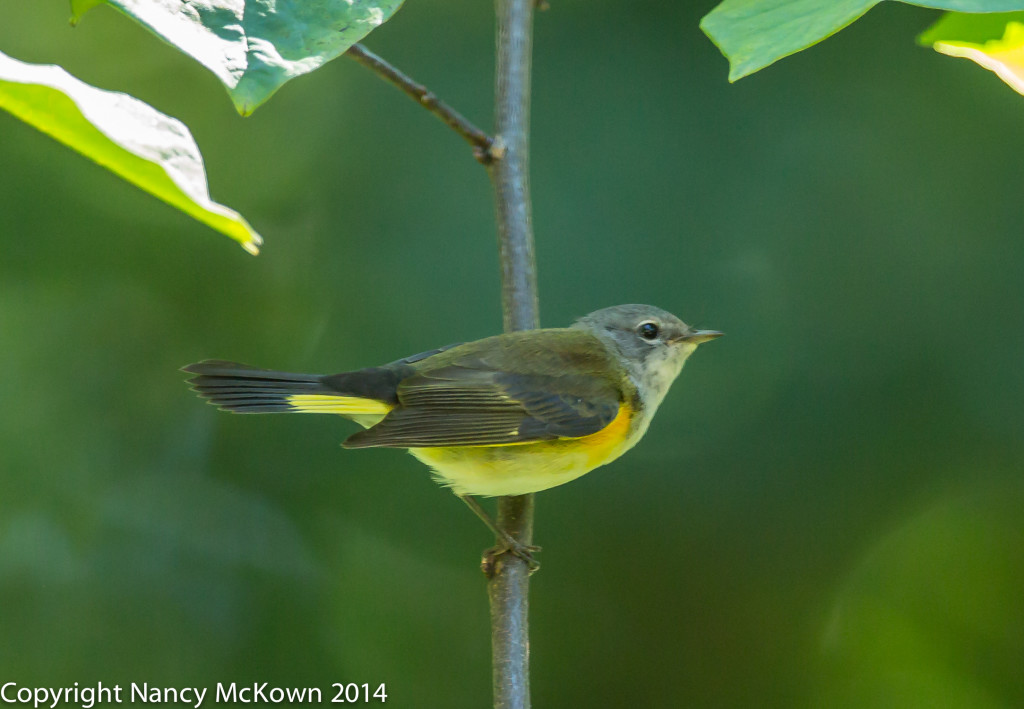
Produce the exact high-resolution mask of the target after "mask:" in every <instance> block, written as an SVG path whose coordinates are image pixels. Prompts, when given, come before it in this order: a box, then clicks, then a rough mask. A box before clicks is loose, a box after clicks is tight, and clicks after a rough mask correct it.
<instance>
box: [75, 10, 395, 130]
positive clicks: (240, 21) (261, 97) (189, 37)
mask: <svg viewBox="0 0 1024 709" xmlns="http://www.w3.org/2000/svg"><path fill="white" fill-rule="evenodd" d="M98 1H99V0H71V9H72V13H73V14H74V17H75V20H76V21H77V19H78V18H79V17H80V16H81V14H82V13H83V12H85V11H86V10H88V9H89V8H90V7H92V6H93V5H96V4H98ZM105 1H106V2H107V3H108V4H109V5H112V6H114V7H115V8H117V9H118V10H121V11H122V12H124V13H125V14H126V15H128V16H129V17H131V18H132V19H134V20H135V21H136V22H139V23H140V24H142V25H143V26H145V27H146V28H148V29H149V30H151V31H153V32H154V33H156V34H157V35H158V36H159V37H161V38H162V39H164V40H166V41H167V42H169V43H170V44H172V45H174V46H175V47H177V48H178V49H180V50H181V51H183V52H184V53H185V54H187V55H189V56H190V57H192V58H193V59H195V60H196V61H197V62H199V63H200V64H202V65H203V66H205V67H206V68H207V69H209V70H210V71H212V72H213V73H214V74H215V75H216V76H217V78H218V79H220V80H221V82H223V83H224V85H225V86H226V87H227V89H228V93H230V94H231V100H232V101H234V104H235V108H237V109H238V112H239V113H241V114H242V115H243V116H246V115H249V114H250V113H252V112H253V111H255V110H256V108H258V107H259V106H260V104H262V103H263V102H264V101H266V100H267V99H268V98H270V97H271V95H273V93H274V92H275V91H277V90H278V89H279V88H281V86H282V85H283V84H284V83H285V82H287V81H289V80H290V79H294V78H295V77H297V76H301V75H302V74H306V73H308V72H311V71H313V70H314V69H317V68H319V67H321V66H323V65H324V64H326V63H327V62H329V61H330V60H332V59H334V58H335V57H338V56H339V55H341V54H344V53H345V51H346V50H348V48H349V47H351V46H352V45H353V44H355V43H356V42H358V41H360V40H361V39H362V38H363V37H365V36H366V35H367V34H369V33H370V32H371V31H372V30H374V29H376V28H377V27H379V26H380V25H381V24H383V23H384V22H386V21H387V20H388V19H390V18H391V16H392V15H393V14H394V13H395V11H396V10H398V8H399V7H400V6H401V4H402V0H105Z"/></svg>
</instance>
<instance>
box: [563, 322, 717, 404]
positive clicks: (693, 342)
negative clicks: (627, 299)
mask: <svg viewBox="0 0 1024 709" xmlns="http://www.w3.org/2000/svg"><path fill="white" fill-rule="evenodd" d="M572 327H574V328H580V329H584V330H589V331H591V332H592V333H594V334H595V335H597V337H599V338H600V339H601V340H602V341H604V342H605V344H607V345H609V346H611V347H612V348H613V349H614V351H616V352H617V353H618V354H619V355H620V357H621V360H622V362H623V363H624V364H625V365H626V368H627V369H628V370H629V372H630V375H631V376H632V377H633V380H634V382H636V384H637V386H638V388H639V389H640V391H641V396H644V398H645V399H648V402H647V403H648V404H651V405H653V406H655V407H656V406H657V405H658V404H659V403H661V400H662V398H664V396H665V394H666V392H668V388H669V386H671V384H672V382H673V381H674V380H675V378H676V377H677V376H679V372H680V370H682V368H683V364H684V363H685V362H686V358H687V357H689V356H690V355H691V354H692V353H693V351H694V350H695V349H696V348H697V345H699V344H701V343H702V342H707V341H708V340H713V339H714V338H716V337H719V336H720V335H721V334H722V333H720V332H717V331H715V330H694V329H693V328H691V327H690V326H689V325H687V324H686V323H684V322H683V321H682V320H680V319H679V318H677V317H676V316H675V315H673V314H672V313H669V312H666V311H664V310H662V309H661V308H655V307H654V306H653V305H616V306H614V307H611V308H604V309H603V310H597V311H595V312H593V313H590V314H589V315H585V316H583V317H582V318H580V319H579V320H577V321H576V322H575V323H573V325H572Z"/></svg>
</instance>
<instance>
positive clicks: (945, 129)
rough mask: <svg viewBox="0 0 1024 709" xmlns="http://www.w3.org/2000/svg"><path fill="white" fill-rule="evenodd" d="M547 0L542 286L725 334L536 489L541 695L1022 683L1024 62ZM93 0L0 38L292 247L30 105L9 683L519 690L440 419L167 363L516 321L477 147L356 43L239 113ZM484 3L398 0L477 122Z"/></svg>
mask: <svg viewBox="0 0 1024 709" xmlns="http://www.w3.org/2000/svg"><path fill="white" fill-rule="evenodd" d="M552 5H553V7H552V9H551V10H550V11H549V12H547V13H543V14H541V15H539V16H538V20H537V30H536V69H535V94H534V101H533V106H534V117H533V147H534V155H533V170H532V178H533V188H534V197H535V213H534V222H535V226H536V232H537V257H538V262H539V282H540V294H541V309H542V320H543V323H544V324H545V325H551V326H555V325H564V324H567V323H568V322H570V321H571V320H572V319H573V318H575V317H577V316H579V315H582V314H584V313H586V312H589V311H591V310H594V309H597V308H600V307H604V306H607V305H612V304H617V303H624V302H648V303H653V304H656V305H659V306H661V307H664V308H667V309H669V310H671V311H673V312H675V313H677V314H678V315H679V316H681V317H682V318H683V319H685V320H687V321H688V322H691V323H694V324H696V325H698V326H701V327H713V328H719V329H722V330H725V331H726V332H727V333H728V337H726V338H724V339H722V340H720V341H717V342H715V343H714V344H711V345H707V346H706V347H705V348H702V349H701V351H700V352H699V353H698V354H697V355H696V356H695V357H694V358H693V359H692V360H691V361H690V363H689V365H688V366H687V368H686V370H685V371H684V372H683V375H682V377H681V378H680V381H679V382H678V383H677V384H676V386H675V388H674V390H673V391H672V393H671V394H670V396H669V397H668V399H667V400H666V403H665V404H664V405H663V407H662V409H661V411H660V412H659V414H658V417H657V418H656V420H655V422H654V424H653V426H652V428H651V430H650V432H649V433H648V435H647V437H646V439H645V440H644V441H643V443H642V444H641V445H640V446H639V447H638V448H637V449H636V450H634V451H633V452H632V453H630V454H629V455H627V456H626V457H624V458H623V459H621V460H619V461H618V462H616V463H614V464H613V465H611V466H609V467H607V468H602V469H600V470H598V471H596V472H594V473H593V474H591V475H588V476H587V477H585V478H583V479H582V480H580V481H577V482H574V483H572V484H569V485H566V486H563V487H560V488H556V489H554V490H550V491H548V492H544V493H541V495H540V496H539V499H538V502H537V524H536V529H537V540H538V542H539V543H541V544H543V546H544V552H543V555H542V561H543V564H544V568H543V570H542V571H541V572H540V573H539V574H538V575H536V576H535V577H534V579H533V584H532V597H531V598H532V645H531V650H532V662H533V677H532V681H533V695H534V703H535V705H536V706H538V707H570V706H592V707H675V706H692V707H985V708H987V707H1019V706H1022V705H1024V673H1022V672H1021V671H1020V668H1021V665H1020V662H1021V657H1022V656H1024V519H1022V509H1024V482H1022V475H1021V473H1022V465H1024V443H1022V438H1021V432H1022V428H1024V402H1022V392H1024V367H1022V366H1021V362H1022V361H1024V327H1022V325H1024V278H1022V277H1021V274H1022V272H1024V239H1022V238H1021V224H1022V211H1021V198H1020V195H1021V179H1020V178H1021V171H1020V158H1019V155H1020V152H1021V149H1022V148H1024V133H1022V131H1021V125H1022V121H1024V98H1022V97H1021V96H1019V95H1017V94H1015V93H1013V92H1012V91H1010V90H1009V89H1007V88H1006V87H1005V86H1004V85H1003V84H1002V83H1001V82H999V81H998V80H997V79H996V78H995V77H994V76H992V75H990V74H988V73H986V72H982V71H981V70H979V69H977V68H976V67H975V66H973V65H971V64H969V63H967V62H958V61H953V60H950V59H947V58H944V57H941V56H939V55H938V54H936V53H934V52H931V51H927V50H923V49H921V48H919V47H916V46H915V45H914V43H913V41H912V40H913V37H914V35H915V33H916V32H918V31H920V30H921V29H923V28H924V27H926V26H927V25H928V24H929V23H930V22H931V21H932V20H933V19H934V18H935V17H936V13H934V12H929V11H924V10H919V9H915V8H910V7H907V6H904V5H900V4H896V3H883V4H882V6H880V7H878V8H876V9H875V10H873V11H872V12H871V13H869V15H868V16H867V17H866V18H864V19H863V20H861V21H860V22H858V23H856V24H855V25H854V26H852V27H851V28H850V29H848V30H846V31H844V32H842V33H841V34H840V35H838V36H836V37H834V38H832V39H830V40H828V41H827V42H825V43H824V44H822V45H821V46H819V47H816V48H814V49H812V50H810V51H808V52H806V53H803V54H800V55H797V56H796V57H793V58H790V59H787V60H785V61H784V62H782V63H780V64H778V65H776V66H774V67H772V68H770V69H768V70H766V71H764V72H762V73H760V74H758V75H756V76H754V77H752V78H749V79H745V80H744V81H742V82H740V83H738V84H736V85H729V84H728V83H727V82H726V79H725V77H726V73H727V67H726V63H725V60H724V59H722V58H721V56H720V55H719V54H718V52H717V50H716V49H715V48H714V47H713V46H712V45H711V43H710V42H709V41H707V39H706V38H704V36H703V35H702V34H701V33H700V31H699V29H698V27H697V23H698V20H699V18H700V16H701V15H702V14H704V13H705V12H707V11H708V10H709V9H710V8H711V7H712V6H713V2H712V0H708V1H707V2H700V3H693V4H690V3H671V2H654V1H652V0H638V1H636V2H632V3H629V4H628V6H626V5H623V4H622V3H618V2H610V1H609V0H555V1H554V2H553V3H552ZM68 14H69V11H68V9H67V6H66V4H65V3H64V2H63V1H62V0H36V1H35V2H31V3H30V2H19V3H8V4H7V5H6V6H5V8H4V19H3V21H2V22H0V49H2V51H4V52H5V53H7V54H9V55H11V56H13V57H15V58H17V59H21V60H23V61H30V62H39V63H49V62H55V63H59V64H62V65H63V66H65V67H66V68H67V69H68V70H69V71H71V72H72V73H73V74H75V75H76V76H78V77H79V78H81V79H83V80H85V81H88V82H90V83H92V84H94V85H96V86H99V87H101V88H107V89H116V90H122V91H126V92H128V93H131V94H133V95H135V96H138V97H140V98H142V99H143V100H146V101H148V102H150V103H151V104H153V105H154V106H156V107H157V108H159V109H160V110H162V111H164V112H166V113H169V114H170V115H173V116H176V117H178V118H180V119H182V120H183V121H185V122H186V123H187V124H188V125H189V126H190V127H191V129H192V131H193V133H194V134H195V137H196V139H197V141H198V142H199V145H200V147H201V149H202V150H203V153H204V156H205V159H206V162H207V169H208V171H209V175H210V180H211V189H212V193H213V196H214V198H215V199H217V200H218V201H221V202H223V203H225V204H228V205H230V206H232V207H234V208H236V209H239V210H240V211H241V212H242V213H243V214H245V216H246V217H248V218H249V219H250V220H251V221H252V223H253V224H254V226H255V227H256V228H257V229H259V230H260V231H261V232H262V233H263V235H264V237H265V238H266V242H267V244H266V247H265V248H264V250H263V254H262V255H261V256H259V257H258V258H252V257H250V256H248V255H246V254H245V252H243V251H242V250H241V249H240V248H239V247H238V246H237V245H236V244H235V243H233V242H231V241H230V240H229V239H227V238H225V237H223V236H220V235H218V234H215V233H213V232H211V231H209V230H208V229H206V228H204V227H203V226H201V225H199V224H198V223H196V222H193V221H191V220H189V219H188V218H187V217H185V216H183V215H181V214H179V213H177V212H175V211H174V210H172V209H171V208H169V207H167V206H165V205H163V204H162V203H159V202H157V201H156V200H154V199H152V198H151V197H149V196H147V195H144V194H142V193H141V192H138V191H137V190H135V189H134V188H132V187H129V186H127V185H126V184H124V183H122V182H120V181H119V180H118V179H117V178H115V177H113V176H111V175H109V174H107V173H106V172H105V171H103V170H102V169H100V168H98V167H96V166H95V165H93V164H91V163H88V162H87V161H85V160H83V159H81V158H80V157H78V156H77V155H75V154H74V153H72V152H71V151H69V150H67V149H66V148H64V147H62V146H60V145H58V144H57V143H55V142H54V141H52V140H51V139H49V138H47V137H45V136H43V135H41V134H39V133H36V132H35V131H34V130H33V129H32V128H30V127H28V126H26V125H24V124H21V123H19V122H18V121H16V120H14V119H13V118H11V117H10V116H8V115H6V114H3V115H0V166H2V168H0V402H2V403H3V407H2V410H0V609H2V610H0V679H2V680H3V681H4V682H7V681H14V682H17V683H18V684H19V686H35V685H42V686H59V685H62V684H70V683H73V682H76V681H77V682H80V683H83V685H85V684H94V683H96V682H98V681H102V682H104V683H105V684H108V685H109V684H112V683H120V684H122V685H125V684H127V683H130V682H150V683H155V684H158V685H162V686H175V687H182V686H199V687H214V686H215V685H216V683H217V682H232V681H235V682H250V683H251V682H254V681H258V682H270V683H271V684H272V685H282V686H307V685H312V686H319V687H321V688H323V689H325V690H329V688H330V685H331V683H333V682H359V683H362V682H369V683H372V684H374V685H375V684H376V683H380V682H385V683H387V689H388V694H389V700H388V704H389V705H393V706H399V707H427V708H429V707H439V708H452V707H481V706H487V705H488V703H489V701H490V669H489V662H490V645H489V642H490V641H489V637H488V617H487V602H486V596H485V593H484V582H483V578H482V576H481V575H480V573H479V571H478V569H477V562H478V560H479V553H480V550H481V549H483V548H484V547H485V546H487V545H488V544H490V541H491V540H490V538H489V535H488V534H487V533H486V531H485V530H484V528H483V527H482V525H480V523H479V522H478V521H477V520H476V519H475V518H473V516H472V515H471V514H470V513H469V512H468V511H467V510H466V509H464V507H463V505H462V504H461V503H460V502H459V501H458V500H456V499H455V498H454V496H452V495H451V494H449V493H448V492H446V491H444V490H442V489H440V488H438V487H437V486H436V485H435V484H434V483H433V482H431V480H430V478H429V476H428V474H427V472H426V471H425V469H423V468H422V466H420V464H418V463H417V462H416V461H415V460H413V459H412V458H411V457H409V456H406V455H402V454H400V453H399V452H396V451H388V450H370V451H358V452H346V451H342V450H341V449H340V448H339V446H338V443H339V442H340V441H341V440H342V439H343V438H344V437H346V436H347V435H348V434H349V433H350V432H351V431H353V430H354V426H353V425H352V424H349V423H347V422H345V421H343V420H340V419H334V418H331V417H316V416H292V417H288V416H280V417H269V416H268V417H241V416H228V415H226V414H221V413H218V412H217V411H215V410H214V409H212V408H211V407H208V406H206V405H204V404H202V403H201V402H200V401H199V400H198V399H196V398H195V397H194V396H193V395H192V394H191V393H190V392H189V391H188V389H187V388H186V386H185V385H184V384H183V382H182V380H183V375H182V374H181V373H180V372H178V371H177V369H178V367H180V366H181V365H183V364H186V363H188V362H192V361H195V360H198V359H203V358H209V357H216V358H226V359H237V360H241V361H246V362H251V363H253V364H257V365H261V366H266V367H273V368H280V369H292V370H300V371H317V372H332V371H340V370H344V369H353V368H358V367H362V366H367V365H372V364H377V363H380V362H383V361H390V360H392V359H395V358H397V357H400V356H404V355H406V354H410V353H413V352H419V351H422V350H424V349H428V348H431V347H434V346H439V345H443V344H446V343H450V342H456V341H463V340H469V339H475V338H478V337H483V336H486V335H489V334H493V333H494V332H496V331H497V330H498V329H499V328H500V324H501V316H500V304H499V286H498V276H497V256H496V248H495V237H494V222H493V214H492V204H491V193H490V186H489V183H488V181H487V179H486V176H485V174H484V172H483V170H482V169H481V168H480V166H479V165H477V164H476V163H475V162H474V161H473V160H472V158H471V156H470V153H469V150H468V148H466V147H465V146H464V145H463V144H462V143H461V142H460V141H459V139H458V138H457V137H455V136H454V134H452V133H450V132H449V131H447V130H446V129H445V128H444V127H443V126H442V125H441V124H440V123H438V122H437V121H436V120H435V119H433V118H432V117H430V116H429V115H427V114H426V113H425V112H424V111H422V110H420V109H418V108H417V107H416V106H415V105H413V103H412V102H410V101H409V100H408V99H407V98H405V97H404V96H402V95H401V94H399V93H398V92H397V91H395V90H394V89H393V88H391V87H389V86H387V85H386V84H384V83H383V82H381V81H380V80H379V79H377V78H376V77H374V76H373V75H371V74H370V73H369V72H367V71H366V70H365V69H363V68H362V67H359V66H358V65H356V64H355V63H354V62H351V61H348V60H346V59H344V58H342V59H339V60H337V61H335V62H333V63H332V64H330V65H328V66H326V67H325V68H323V69H322V70H320V71H318V72H316V73H314V74H312V75H310V76H306V77H303V78H300V79H298V80H296V81H294V82H293V83H291V84H289V85H288V86H286V87H285V88H284V89H283V90H281V92H280V93H279V94H278V95H277V96H276V97H275V98H274V99H273V100H271V101H270V102H269V103H268V104H267V105H266V106H265V107H263V108H261V109H260V110H259V111H257V112H256V114H255V115H254V116H253V117H252V118H249V119H245V120H243V119H240V118H239V117H238V116H237V115H235V113H234V110H233V109H232V107H231V104H230V102H229V100H228V99H227V96H226V95H225V93H224V90H223V88H222V87H221V86H220V85H219V84H218V83H217V81H216V79H215V78H214V77H213V76H212V75H211V74H209V73H208V72H207V71H205V70H204V69H202V68H201V67H200V66H198V65H197V64H195V63H193V62H191V61H190V60H188V59H186V58H185V57H184V56H182V55H179V54H178V53H177V52H176V51H174V50H173V49H171V48H170V47H168V46H165V45H163V44H162V43H160V42H159V41H158V40H157V39H155V38H154V37H152V36H150V35H148V34H147V33H146V32H145V31H144V30H142V29H141V28H139V27H137V26H135V25H133V24H132V23H131V22H130V21H128V20H127V19H126V18H124V17H122V16H120V15H118V14H117V13H115V12H113V11H111V10H109V9H105V8H103V9H99V10H96V11H93V12H92V13H90V14H89V15H87V16H86V17H85V19H84V21H83V22H82V24H81V25H80V26H79V27H78V28H77V29H74V30H72V29H71V28H69V27H68V25H67V22H66V20H67V16H68ZM492 23H493V18H492V9H491V7H490V6H489V4H488V3H478V2H469V1H468V0H409V1H408V3H407V4H406V6H405V8H403V9H402V10H401V11H400V12H399V13H398V14H397V15H396V17H395V18H394V20H393V21H392V22H390V23H388V24H387V25H385V26H384V27H382V28H381V29H380V30H379V31H377V32H376V33H374V34H373V35H372V36H371V37H370V38H369V39H368V42H367V44H368V45H369V46H370V47H371V48H372V49H374V50H376V51H378V52H380V53H381V54H383V55H384V56H385V57H387V58H389V59H390V60H391V61H393V62H394V63H395V64H397V65H398V66H399V67H401V68H403V69H405V70H406V71H408V72H409V73H411V74H412V75H413V76H414V77H416V78H417V79H419V80H420V81H423V82H424V83H426V84H427V85H428V86H430V87H431V88H432V89H433V90H435V91H436V92H438V93H439V94H440V95H441V96H442V97H444V98H446V99H448V100H449V101H451V102H452V103H453V104H454V105H456V106H457V107H458V108H459V109H460V110H462V111H464V112H465V113H466V114H467V115H468V116H470V117H471V118H472V119H474V120H475V121H476V122H478V123H479V124H481V125H484V126H489V125H490V120H491V119H490V106H491V94H492V88H491V83H492V78H491V74H492V68H493V62H492V56H493V27H492ZM211 694H212V691H211ZM327 695H328V696H330V692H329V691H328V692H327ZM207 701H208V702H212V699H211V698H210V697H208V698H207Z"/></svg>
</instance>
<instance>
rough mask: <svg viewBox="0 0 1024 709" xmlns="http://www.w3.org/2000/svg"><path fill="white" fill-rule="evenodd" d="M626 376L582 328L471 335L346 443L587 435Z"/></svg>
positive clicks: (424, 443) (403, 444)
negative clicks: (473, 337) (483, 336)
mask: <svg viewBox="0 0 1024 709" xmlns="http://www.w3.org/2000/svg"><path fill="white" fill-rule="evenodd" d="M621 376H624V374H623V373H622V372H621V369H620V367H619V365H618V363H617V362H616V360H615V359H614V358H613V357H611V356H610V355H609V354H608V352H607V350H606V349H605V347H604V345H603V344H602V343H601V342H600V341H599V340H597V338H595V337H593V336H592V335H589V334H588V333H585V332H582V331H578V330H541V331H532V332H530V333H513V334H511V335H500V336H498V337H492V338H487V339H486V340H480V341H477V342H471V343H468V344H465V345H461V346H459V347H455V348H453V349H451V350H448V351H446V352H443V353H440V354H436V355H434V356H433V357H430V358H428V359H426V360H423V362H422V363H421V364H420V366H419V367H417V370H416V372H415V374H412V375H411V376H409V377H407V378H405V379H403V380H402V382H401V383H400V384H399V385H398V388H397V394H398V401H399V404H398V406H397V407H395V408H394V409H393V410H392V411H391V412H390V413H389V414H388V415H387V416H386V417H385V418H384V419H383V420H382V421H381V422H380V423H378V424H377V425H376V426H373V427H372V428H370V429H368V430H366V431H361V432H359V433H357V434H355V435H353V436H352V437H350V438H349V439H348V440H347V441H345V446H346V447H349V448H365V447H372V446H383V447H392V448H421V447H434V446H499V445H511V444H516V443H529V442H532V441H542V440H551V439H555V438H579V437H582V436H587V435H589V434H592V433H596V432H598V431H600V430H601V429H602V428H604V427H605V426H607V425H608V424H609V423H611V422H612V420H613V419H614V418H615V417H616V415H617V414H618V412H619V406H620V403H621V400H622V399H623V395H622V390H621V386H620V384H619V382H620V380H621Z"/></svg>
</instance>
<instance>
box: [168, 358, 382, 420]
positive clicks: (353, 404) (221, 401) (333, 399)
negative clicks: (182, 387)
mask: <svg viewBox="0 0 1024 709" xmlns="http://www.w3.org/2000/svg"><path fill="white" fill-rule="evenodd" d="M182 371H184V372H188V373H190V374H195V375H197V376H195V377H192V378H191V379H189V384H191V385H192V389H193V391H195V392H196V393H198V394H199V396H201V397H203V398H204V399H206V400H207V401H209V402H210V403H211V404H214V405H215V406H217V407H218V408H220V409H223V410H225V411H233V412H235V413H241V414H265V413H286V412H306V413H321V414H341V415H343V416H364V415H377V414H380V415H383V414H386V413H387V412H388V411H390V410H391V405H390V404H388V403H387V402H384V401H379V400H376V399H371V398H366V397H363V396H353V395H351V394H346V393H344V392H342V391H339V390H338V389H337V388H336V387H333V386H330V385H329V384H327V383H325V380H336V379H337V376H334V377H325V376H323V375H320V374H293V373H291V372H275V371H273V370H270V369H258V368H256V367H250V366H249V365H247V364H239V363H238V362H224V361H221V360H210V359H208V360H204V361H202V362H197V363H195V364H190V365H188V366H186V367H182Z"/></svg>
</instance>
